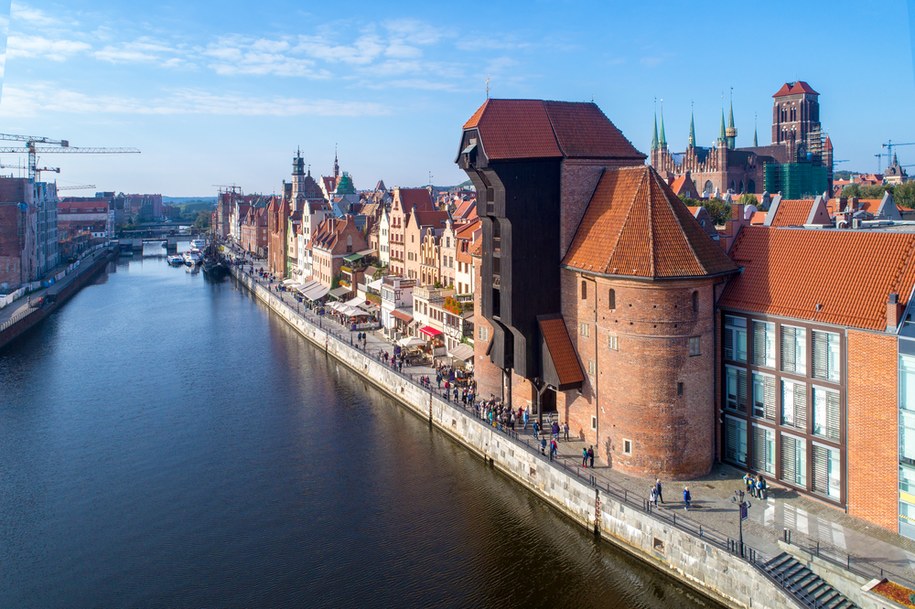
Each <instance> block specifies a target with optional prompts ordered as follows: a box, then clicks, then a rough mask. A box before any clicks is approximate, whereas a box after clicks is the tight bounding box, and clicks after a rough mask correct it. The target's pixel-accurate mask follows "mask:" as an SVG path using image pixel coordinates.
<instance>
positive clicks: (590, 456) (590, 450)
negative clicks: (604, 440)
mask: <svg viewBox="0 0 915 609" xmlns="http://www.w3.org/2000/svg"><path fill="white" fill-rule="evenodd" d="M588 467H590V468H592V469H593V468H594V447H593V446H589V447H588Z"/></svg>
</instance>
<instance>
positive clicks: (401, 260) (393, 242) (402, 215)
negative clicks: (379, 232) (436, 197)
mask: <svg viewBox="0 0 915 609" xmlns="http://www.w3.org/2000/svg"><path fill="white" fill-rule="evenodd" d="M413 209H416V210H418V211H433V210H434V207H433V205H432V197H431V196H430V195H429V191H428V190H426V189H425V188H395V189H394V198H393V200H392V202H391V211H390V226H389V235H388V245H389V247H390V258H389V260H390V272H391V274H392V275H402V276H406V261H407V255H406V254H407V252H406V249H407V248H406V242H405V234H404V233H405V231H406V227H407V218H408V217H409V215H410V213H411V211H412V210H413ZM414 245H416V244H414ZM414 251H415V252H418V251H419V248H418V247H416V249H415V250H414ZM415 270H416V271H417V272H418V268H417V269H415Z"/></svg>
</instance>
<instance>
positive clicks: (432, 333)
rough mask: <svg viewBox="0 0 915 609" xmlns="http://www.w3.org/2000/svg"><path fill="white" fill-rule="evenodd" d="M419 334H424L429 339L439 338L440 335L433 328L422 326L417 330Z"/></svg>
mask: <svg viewBox="0 0 915 609" xmlns="http://www.w3.org/2000/svg"><path fill="white" fill-rule="evenodd" d="M419 333H420V334H425V335H426V336H428V337H429V338H434V337H436V336H441V335H442V333H441V332H439V331H438V330H436V329H435V328H433V327H432V326H423V327H422V328H420V329H419Z"/></svg>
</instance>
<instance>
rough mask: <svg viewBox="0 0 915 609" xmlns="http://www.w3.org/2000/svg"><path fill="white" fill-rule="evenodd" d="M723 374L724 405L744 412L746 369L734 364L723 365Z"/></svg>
mask: <svg viewBox="0 0 915 609" xmlns="http://www.w3.org/2000/svg"><path fill="white" fill-rule="evenodd" d="M724 376H725V385H726V395H725V401H724V403H725V406H727V407H728V408H730V409H731V410H738V411H740V412H746V403H747V371H746V370H744V369H742V368H735V367H734V366H725V369H724Z"/></svg>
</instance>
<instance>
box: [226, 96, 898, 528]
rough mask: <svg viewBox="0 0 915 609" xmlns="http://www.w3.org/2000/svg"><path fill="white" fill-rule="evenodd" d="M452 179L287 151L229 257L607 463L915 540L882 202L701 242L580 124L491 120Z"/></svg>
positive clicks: (463, 143) (819, 208)
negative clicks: (362, 167) (252, 259)
mask: <svg viewBox="0 0 915 609" xmlns="http://www.w3.org/2000/svg"><path fill="white" fill-rule="evenodd" d="M798 86H800V87H802V88H804V87H807V88H809V85H806V83H801V84H800V85H798V84H797V83H787V84H786V85H785V87H782V89H780V93H778V94H777V95H776V104H777V106H776V109H775V110H774V118H775V119H776V122H778V121H781V122H779V124H780V125H781V124H782V123H785V124H784V125H783V127H784V129H781V128H780V129H777V130H774V131H773V137H774V140H775V141H774V143H773V144H772V146H773V147H780V148H784V149H785V150H789V149H790V155H789V156H790V159H789V158H788V157H786V158H785V162H786V163H788V164H790V163H791V162H793V161H792V160H791V159H798V158H801V157H799V156H798V155H801V156H802V157H804V158H806V154H805V153H803V151H802V150H801V148H802V147H803V146H805V145H809V142H811V141H813V140H815V139H816V138H818V137H819V135H818V134H819V125H818V124H814V123H815V122H817V121H818V108H817V107H815V106H814V105H812V104H815V103H818V102H817V94H815V92H812V89H810V91H801V93H798V94H802V95H801V97H802V98H803V99H800V101H801V102H803V103H805V104H807V105H806V106H804V107H806V108H807V109H806V110H799V111H797V110H796V111H792V110H791V105H790V104H791V103H792V100H793V98H791V95H794V93H791V91H792V87H794V88H797V87H798ZM785 92H787V93H785ZM783 93H784V94H783ZM794 101H797V100H794ZM786 103H787V104H788V106H785V108H782V106H781V105H784V104H786ZM779 104H781V105H779ZM783 109H784V110H785V114H784V115H783V114H782V110H783ZM815 111H816V112H815ZM783 118H784V119H785V120H781V119H783ZM792 121H794V122H796V123H797V124H796V125H794V124H793V123H792ZM805 121H806V122H805ZM789 123H792V124H789ZM792 126H793V129H794V132H795V134H794V135H792ZM805 130H806V131H805ZM811 134H813V135H811ZM735 135H736V134H735ZM808 136H809V137H808ZM728 137H729V136H728V133H727V128H726V130H725V139H724V143H723V145H724V147H725V148H727V149H728V150H732V151H735V152H740V149H734V148H733V143H730V146H731V147H728V144H729V142H728ZM779 138H782V139H784V141H780V140H779ZM654 146H655V145H654V144H653V153H655V154H653V156H658V154H657V148H654ZM829 149H830V154H829V155H826V154H825V153H824V154H823V156H822V157H821V159H820V161H819V162H821V163H827V162H828V161H829V159H830V158H831V142H830V146H829ZM773 150H774V148H773ZM735 158H736V157H735ZM773 158H774V157H773ZM456 160H457V163H458V165H459V166H460V167H461V168H462V169H464V170H465V171H466V172H467V175H468V177H469V178H470V179H471V181H472V183H473V186H474V190H473V191H471V192H464V191H452V192H448V193H439V192H435V191H434V190H433V189H431V188H430V189H425V188H421V189H407V188H394V189H392V190H388V189H386V188H385V187H384V184H383V183H382V182H379V183H378V184H377V185H376V187H375V188H374V189H373V190H368V191H364V192H361V193H357V192H356V191H355V189H354V187H353V182H352V178H351V177H350V176H348V175H347V174H345V173H344V174H341V173H340V172H339V165H338V163H337V162H336V159H335V163H334V175H332V176H327V177H322V178H320V180H315V179H314V178H312V176H311V173H310V171H306V170H305V168H304V164H303V162H302V160H301V155H300V154H297V155H296V157H295V158H294V160H293V174H292V181H291V182H290V183H289V184H284V190H283V195H281V196H277V197H272V198H269V199H265V200H261V201H259V202H253V203H251V206H250V208H249V209H248V210H247V211H246V212H245V213H246V214H250V213H251V212H250V209H255V208H257V205H258V204H260V205H261V207H260V208H259V209H262V210H263V211H262V212H257V213H258V214H259V215H261V216H262V217H263V220H262V226H263V228H264V230H265V233H264V235H265V236H264V238H263V240H262V243H263V245H260V246H258V247H260V248H262V249H261V250H256V249H255V248H254V247H252V246H251V245H252V244H243V245H244V246H245V247H246V249H248V250H249V251H252V252H260V254H261V255H265V256H266V258H267V260H268V264H269V268H270V270H271V272H273V273H275V274H276V275H277V276H278V277H280V278H282V279H284V280H285V281H290V282H293V283H296V284H300V285H302V286H304V295H305V296H306V297H307V298H308V299H309V300H319V301H321V300H327V299H331V300H332V299H337V300H341V301H345V303H347V304H348V305H350V306H351V307H354V306H357V305H358V306H360V307H361V306H363V305H366V306H367V309H368V310H373V309H371V305H375V307H376V308H375V309H374V310H373V311H374V314H375V315H376V318H377V319H379V320H380V322H381V324H382V326H383V327H384V329H385V331H386V332H387V333H388V335H389V336H391V337H393V338H401V337H416V338H420V339H422V340H424V341H425V340H428V341H430V342H432V341H438V343H437V344H441V345H442V346H443V350H442V351H441V352H440V353H441V354H448V355H451V356H453V357H456V358H459V359H464V358H470V359H472V362H473V363H472V366H473V370H474V378H475V380H476V382H477V386H478V395H480V396H483V397H488V396H489V395H490V394H492V395H495V396H498V397H500V398H501V399H502V400H503V401H505V402H507V403H510V404H511V405H512V406H513V407H515V408H517V407H519V406H523V407H524V408H526V409H530V410H531V411H532V412H533V413H535V414H543V415H551V416H556V417H558V418H560V419H561V420H567V421H569V424H570V426H571V430H572V433H573V434H574V435H575V436H576V437H578V438H580V439H581V440H584V441H585V442H587V443H589V444H593V445H594V447H595V450H596V451H597V454H598V459H599V461H600V462H601V463H603V464H605V465H608V466H610V467H612V468H615V469H618V470H620V471H622V472H625V473H627V474H631V475H636V476H642V477H645V478H649V479H654V478H655V477H657V476H660V477H662V478H666V479H671V478H673V479H689V478H694V477H699V476H702V475H705V474H706V473H708V472H709V470H710V469H711V467H712V466H713V464H714V463H715V462H725V463H729V464H732V465H735V466H738V467H740V468H742V469H747V470H750V471H753V472H754V473H758V474H762V475H763V476H765V477H767V478H768V479H769V480H770V481H771V482H773V483H775V484H778V485H782V486H784V487H787V488H790V489H794V490H796V491H797V492H799V493H802V494H805V495H808V496H810V497H813V498H816V499H818V500H820V501H822V502H823V503H825V504H827V505H829V506H832V507H833V508H835V509H841V510H845V511H847V512H848V513H849V514H851V515H852V516H856V517H859V518H862V519H864V520H867V521H869V522H871V523H874V524H877V525H879V526H881V527H884V528H886V529H889V530H891V531H894V532H898V533H901V534H903V535H907V536H909V537H915V389H913V387H915V322H913V319H912V312H911V311H910V303H911V301H912V294H913V289H915V260H913V259H912V257H913V256H915V228H913V227H912V226H911V225H909V224H908V223H906V222H905V221H903V220H902V217H903V216H902V215H901V214H900V210H899V209H898V208H897V207H896V206H895V204H894V203H893V202H892V199H891V198H887V199H884V200H882V201H857V200H841V199H829V198H828V197H826V196H822V197H817V198H815V199H797V198H794V199H791V198H788V197H782V193H778V192H775V193H772V194H771V195H770V194H768V193H763V194H762V195H757V200H758V202H759V205H756V206H747V207H744V206H743V205H739V204H736V203H735V204H733V205H732V213H731V219H730V220H729V221H728V222H727V223H726V225H725V226H723V227H714V226H713V224H712V223H711V218H710V216H709V215H708V213H707V212H706V210H704V209H703V208H688V207H686V206H685V205H684V204H683V202H682V201H681V200H680V199H679V198H678V197H677V196H676V194H675V191H674V190H673V189H672V186H673V187H674V188H677V189H678V191H679V190H680V188H686V187H687V186H692V189H693V190H695V184H694V183H693V182H691V181H690V179H688V178H689V176H688V175H687V174H686V173H683V174H681V175H676V174H675V173H673V172H670V171H667V170H664V169H663V168H662V170H661V172H660V173H659V170H656V169H655V168H654V167H651V166H646V164H645V161H646V155H644V154H643V153H641V152H640V151H638V150H637V149H636V148H635V147H634V146H633V145H632V144H631V143H630V142H629V141H628V140H627V139H626V138H625V137H624V136H623V134H622V133H621V132H620V131H619V130H618V129H617V128H616V127H615V126H614V125H613V123H612V122H611V121H610V120H609V119H608V118H607V117H606V116H605V115H604V114H603V112H601V110H600V109H599V108H598V107H597V106H596V105H594V104H587V103H566V102H552V101H543V100H500V99H489V100H487V101H486V103H484V104H483V105H482V106H481V107H480V108H479V109H478V110H477V111H476V112H475V113H474V114H473V115H472V116H471V117H470V118H469V119H468V121H467V122H466V123H465V125H464V127H463V129H462V132H461V139H460V142H459V145H458V148H457V159H456ZM783 164H785V163H783ZM677 167H679V168H682V165H678V166H677ZM754 171H756V169H754ZM735 175H736V174H735ZM754 175H758V173H757V174H754ZM726 177H727V176H724V175H723V174H722V175H721V176H719V178H721V179H722V180H725V181H724V182H722V183H721V185H719V186H717V187H715V188H713V189H712V190H721V189H722V188H723V187H724V188H727V182H728V181H729V180H730V178H729V177H727V179H725V178H726ZM745 178H746V176H745ZM750 179H753V180H754V182H755V181H756V179H758V177H757V178H747V179H745V180H744V190H746V188H747V187H749V186H753V184H750V183H749V180H750ZM738 184H739V182H738ZM703 185H704V184H703ZM341 186H342V188H341ZM704 186H707V185H704ZM713 186H714V183H713ZM704 190H707V189H704ZM239 198H240V195H234V194H233V195H232V196H228V195H227V196H226V197H225V200H224V201H223V200H222V199H221V204H220V208H219V209H217V212H216V216H217V226H220V227H222V228H221V230H222V235H223V236H227V237H229V238H232V237H233V234H232V231H231V226H230V224H231V218H232V217H238V211H234V212H233V207H237V208H239V209H240V208H241V206H243V205H245V202H239ZM766 208H767V209H766ZM761 209H765V211H760V210H761ZM233 214H234V216H233ZM219 218H223V220H222V221H221V222H220V221H219V220H218V219H219ZM234 238H235V239H238V237H234ZM470 311H472V313H471V312H470Z"/></svg>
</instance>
